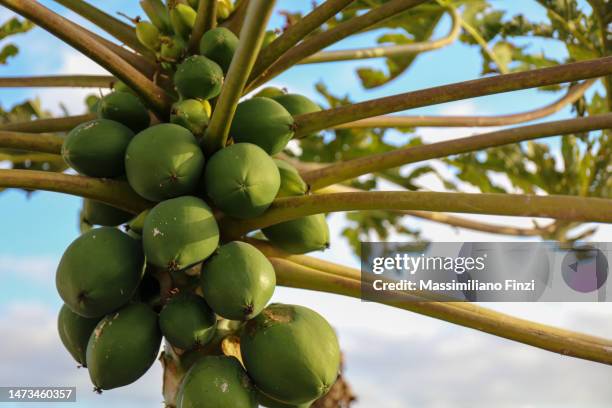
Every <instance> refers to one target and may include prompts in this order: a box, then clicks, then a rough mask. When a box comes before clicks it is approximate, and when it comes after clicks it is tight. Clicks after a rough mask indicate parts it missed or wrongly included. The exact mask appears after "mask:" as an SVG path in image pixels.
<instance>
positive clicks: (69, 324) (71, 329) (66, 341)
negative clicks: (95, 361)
mask: <svg viewBox="0 0 612 408" xmlns="http://www.w3.org/2000/svg"><path fill="white" fill-rule="evenodd" d="M99 321H100V318H93V319H92V318H88V317H83V316H80V315H78V314H76V313H74V312H73V311H72V310H70V308H69V307H68V306H67V305H65V304H64V305H63V306H62V308H61V309H60V312H59V315H58V317H57V331H58V332H59V336H60V340H61V341H62V344H63V345H64V347H66V350H68V352H69V353H70V355H71V356H72V357H73V358H74V359H75V360H76V361H77V363H79V364H81V365H82V366H86V364H87V363H86V362H85V352H86V351H87V342H88V341H89V336H91V333H92V332H93V331H94V328H95V327H96V325H97V324H98V322H99Z"/></svg>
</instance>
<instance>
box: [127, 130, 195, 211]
mask: <svg viewBox="0 0 612 408" xmlns="http://www.w3.org/2000/svg"><path fill="white" fill-rule="evenodd" d="M203 168H204V154H203V153H202V150H201V149H200V146H199V145H198V142H197V140H196V138H195V137H194V136H193V134H192V133H191V132H190V131H189V130H187V129H185V128H184V127H181V126H179V125H175V124H171V123H164V124H160V125H156V126H152V127H150V128H148V129H146V130H144V131H142V132H140V133H138V134H137V135H136V136H135V137H134V138H133V139H132V142H131V143H130V144H129V146H128V148H127V150H126V152H125V170H126V175H127V179H128V182H129V183H130V186H132V188H133V189H134V190H135V191H136V192H137V193H138V194H140V195H141V196H143V197H144V198H146V199H148V200H151V201H161V200H164V199H167V198H172V197H177V196H180V195H184V194H189V193H190V192H192V191H193V190H194V189H195V188H196V186H197V185H198V182H199V180H200V176H201V174H202V169H203Z"/></svg>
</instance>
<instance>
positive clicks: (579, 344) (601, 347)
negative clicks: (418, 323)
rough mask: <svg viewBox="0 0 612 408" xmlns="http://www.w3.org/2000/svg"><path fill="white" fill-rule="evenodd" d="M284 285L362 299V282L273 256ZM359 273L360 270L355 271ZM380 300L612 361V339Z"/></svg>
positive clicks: (459, 309) (487, 314)
mask: <svg viewBox="0 0 612 408" xmlns="http://www.w3.org/2000/svg"><path fill="white" fill-rule="evenodd" d="M270 261H271V262H272V265H273V266H274V269H275V271H276V276H277V282H278V284H280V285H282V286H288V287H294V288H300V289H308V290H315V291H319V292H328V293H335V294H339V295H344V296H350V297H354V298H357V299H360V298H361V282H360V281H359V280H358V279H350V278H347V277H343V276H337V275H336V274H334V273H326V271H325V270H319V269H315V268H311V267H308V266H304V265H300V264H298V263H295V262H292V261H289V260H287V259H282V258H274V257H272V258H270ZM356 272H359V271H356ZM396 295H397V296H392V297H391V296H390V299H388V300H387V301H381V303H383V304H386V305H388V306H392V307H396V308H400V309H404V310H408V311H411V312H415V313H419V314H422V315H425V316H430V317H433V318H436V319H440V320H444V321H447V322H450V323H454V324H458V325H461V326H464V327H468V328H471V329H475V330H478V331H481V332H484V333H489V334H492V335H494V336H497V337H502V338H506V339H509V340H513V341H517V342H519V343H523V344H526V345H529V346H533V347H537V348H540V349H543V350H548V351H551V352H553V353H558V354H561V355H564V356H571V357H576V358H580V359H584V360H590V361H595V362H598V363H603V364H612V341H610V340H607V339H604V338H600V337H595V336H589V335H585V334H582V333H577V332H573V331H569V330H564V329H559V328H556V327H552V326H548V325H544V324H540V323H535V322H531V321H529V320H525V319H519V318H516V317H513V316H509V315H506V314H503V313H499V312H495V311H493V310H489V309H486V308H483V307H481V306H478V305H475V304H471V303H464V302H434V301H418V300H415V299H414V298H409V296H408V295H406V296H402V294H401V293H397V294H396Z"/></svg>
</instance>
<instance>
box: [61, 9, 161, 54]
mask: <svg viewBox="0 0 612 408" xmlns="http://www.w3.org/2000/svg"><path fill="white" fill-rule="evenodd" d="M55 2H56V3H59V4H61V5H62V6H64V7H66V8H68V9H70V10H72V11H74V12H75V13H77V14H78V15H80V16H81V17H83V18H86V19H87V20H89V21H91V22H92V23H94V24H95V25H97V26H98V27H100V28H101V29H103V30H104V31H106V32H107V33H109V34H110V35H112V36H113V37H115V38H116V39H118V40H119V41H121V42H122V43H124V44H125V45H127V46H128V47H130V48H131V49H133V50H134V51H137V52H138V53H140V54H143V55H149V54H151V52H150V51H149V50H147V48H146V47H145V46H143V45H142V44H141V43H140V41H138V38H137V37H136V31H135V28H134V27H133V26H130V25H129V24H126V23H124V22H123V21H121V20H119V19H117V18H115V17H113V16H111V15H109V14H107V13H105V12H104V11H102V10H100V9H99V8H97V7H94V6H92V5H91V4H89V3H87V2H85V1H83V0H55Z"/></svg>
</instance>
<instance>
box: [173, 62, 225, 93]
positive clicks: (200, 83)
mask: <svg viewBox="0 0 612 408" xmlns="http://www.w3.org/2000/svg"><path fill="white" fill-rule="evenodd" d="M222 84H223V70H222V69H221V67H220V66H219V65H217V63H216V62H214V61H212V60H210V59H208V58H206V57H204V56H202V55H193V56H191V57H189V58H187V59H185V60H184V61H183V62H182V63H181V64H180V65H179V66H178V67H177V69H176V74H174V85H175V86H176V90H177V91H178V92H179V94H181V96H182V97H183V99H193V98H195V99H211V98H214V97H215V96H217V95H219V92H221V85H222Z"/></svg>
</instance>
